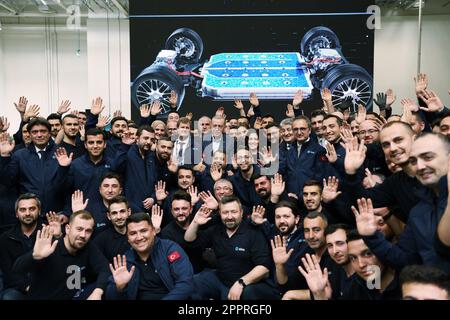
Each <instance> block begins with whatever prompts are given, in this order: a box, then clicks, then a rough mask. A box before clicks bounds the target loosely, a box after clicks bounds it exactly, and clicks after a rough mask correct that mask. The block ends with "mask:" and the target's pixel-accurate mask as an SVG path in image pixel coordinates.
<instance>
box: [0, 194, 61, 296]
mask: <svg viewBox="0 0 450 320" xmlns="http://www.w3.org/2000/svg"><path fill="white" fill-rule="evenodd" d="M15 209H16V210H15V211H16V218H17V220H18V223H17V224H16V225H15V226H14V227H12V228H11V229H9V230H7V231H6V232H5V233H3V234H2V235H1V236H0V269H1V270H2V272H3V275H4V285H5V291H4V292H3V300H22V299H25V298H26V294H27V292H28V289H29V285H30V277H29V275H28V274H19V273H16V272H14V271H13V264H14V262H15V261H16V259H17V258H18V257H20V256H21V255H23V254H25V253H26V252H28V251H30V250H31V249H32V247H33V244H34V241H35V240H36V232H37V230H40V229H41V223H40V221H41V219H40V217H39V216H40V212H41V202H40V201H39V198H38V197H37V196H36V195H35V194H32V193H25V194H22V195H20V196H19V198H17V200H16V203H15ZM53 217H54V215H48V218H49V220H51V221H53ZM52 226H53V230H54V233H55V234H56V235H61V226H60V225H59V223H58V222H56V221H55V223H54V224H53V223H52ZM58 228H59V230H58Z"/></svg>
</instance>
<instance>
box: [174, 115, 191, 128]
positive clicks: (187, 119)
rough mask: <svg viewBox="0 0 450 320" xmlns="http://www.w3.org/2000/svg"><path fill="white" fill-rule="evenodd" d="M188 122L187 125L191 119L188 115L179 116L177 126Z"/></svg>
mask: <svg viewBox="0 0 450 320" xmlns="http://www.w3.org/2000/svg"><path fill="white" fill-rule="evenodd" d="M182 123H183V124H189V127H190V126H191V119H189V118H188V117H181V118H180V119H178V123H177V128H178V127H179V126H180V124H182Z"/></svg>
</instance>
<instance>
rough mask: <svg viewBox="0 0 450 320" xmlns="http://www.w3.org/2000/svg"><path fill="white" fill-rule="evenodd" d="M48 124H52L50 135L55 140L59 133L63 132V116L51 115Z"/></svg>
mask: <svg viewBox="0 0 450 320" xmlns="http://www.w3.org/2000/svg"><path fill="white" fill-rule="evenodd" d="M47 121H48V123H50V127H51V129H50V135H51V137H52V139H53V140H55V139H56V137H57V136H58V133H59V131H60V130H61V126H62V123H61V116H60V115H59V114H57V113H51V114H49V115H48V117H47Z"/></svg>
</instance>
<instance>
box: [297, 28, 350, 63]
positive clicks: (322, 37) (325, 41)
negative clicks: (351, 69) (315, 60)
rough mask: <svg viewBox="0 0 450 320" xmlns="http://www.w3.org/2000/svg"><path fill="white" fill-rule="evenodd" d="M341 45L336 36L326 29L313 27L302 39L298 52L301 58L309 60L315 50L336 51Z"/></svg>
mask: <svg viewBox="0 0 450 320" xmlns="http://www.w3.org/2000/svg"><path fill="white" fill-rule="evenodd" d="M340 47H341V44H340V42H339V38H338V37H337V35H336V34H335V33H334V32H333V31H332V30H331V29H329V28H327V27H322V26H319V27H314V28H312V29H310V30H308V32H306V33H305V35H304V36H303V38H302V41H301V42H300V52H301V53H302V55H303V56H305V57H307V58H309V59H311V58H312V57H313V56H314V52H315V51H316V50H317V49H336V48H340Z"/></svg>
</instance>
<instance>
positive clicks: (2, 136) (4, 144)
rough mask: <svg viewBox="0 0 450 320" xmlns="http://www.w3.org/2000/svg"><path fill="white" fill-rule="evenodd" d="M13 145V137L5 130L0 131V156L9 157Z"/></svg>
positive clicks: (14, 144)
mask: <svg viewBox="0 0 450 320" xmlns="http://www.w3.org/2000/svg"><path fill="white" fill-rule="evenodd" d="M15 146H16V143H15V142H14V139H13V138H12V137H11V136H10V135H9V134H8V133H7V132H4V133H0V155H1V156H2V157H9V156H10V154H11V152H12V151H13V150H14V147H15Z"/></svg>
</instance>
